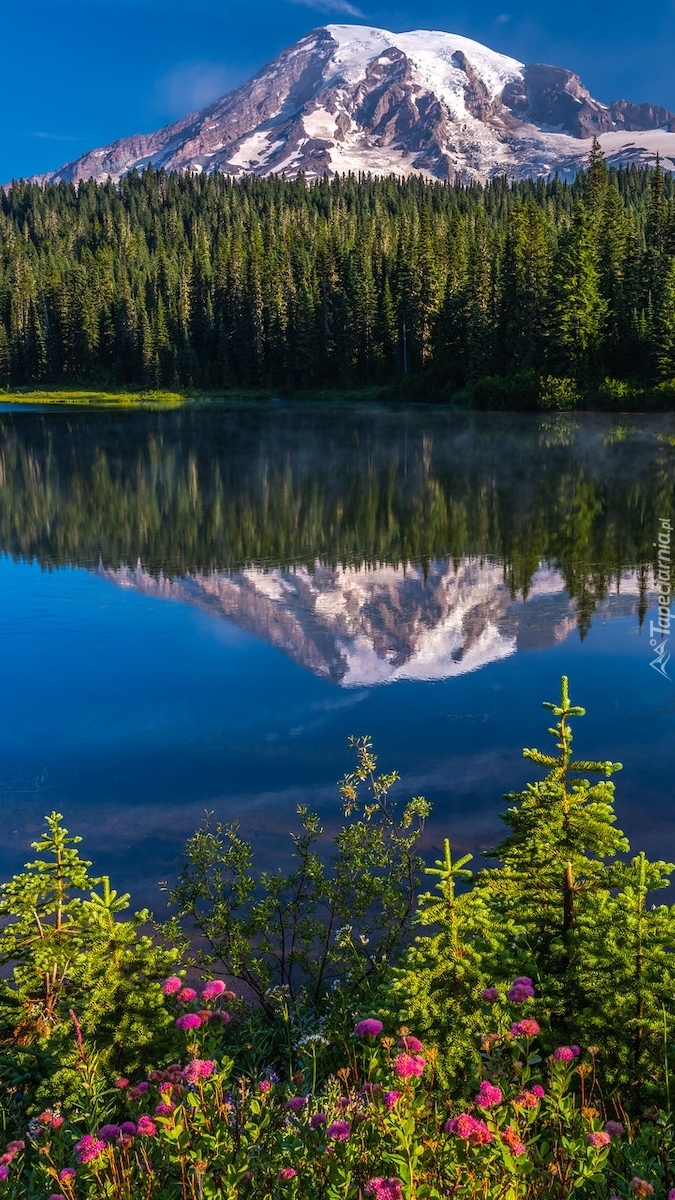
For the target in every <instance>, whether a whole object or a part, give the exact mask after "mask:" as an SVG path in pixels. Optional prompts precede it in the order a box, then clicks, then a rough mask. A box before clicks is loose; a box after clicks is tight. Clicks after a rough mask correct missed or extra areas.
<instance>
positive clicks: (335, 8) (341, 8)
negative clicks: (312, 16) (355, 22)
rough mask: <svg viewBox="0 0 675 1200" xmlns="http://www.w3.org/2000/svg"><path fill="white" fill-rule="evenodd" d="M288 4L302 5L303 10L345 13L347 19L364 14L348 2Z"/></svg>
mask: <svg viewBox="0 0 675 1200" xmlns="http://www.w3.org/2000/svg"><path fill="white" fill-rule="evenodd" d="M289 3H290V4H302V5H304V7H305V8H315V9H316V10H317V12H322V13H345V14H346V16H349V17H362V16H363V15H364V14H363V13H362V12H361V9H360V8H357V7H356V5H354V4H349V3H348V0H289Z"/></svg>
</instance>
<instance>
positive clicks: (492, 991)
mask: <svg viewBox="0 0 675 1200" xmlns="http://www.w3.org/2000/svg"><path fill="white" fill-rule="evenodd" d="M481 997H482V999H483V1000H487V1001H488V1003H489V1004H492V1003H494V1001H495V1000H498V999H499V992H498V991H497V989H496V987H487V988H484V989H483V991H482V992H481Z"/></svg>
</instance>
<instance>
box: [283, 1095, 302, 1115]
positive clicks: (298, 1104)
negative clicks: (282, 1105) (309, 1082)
mask: <svg viewBox="0 0 675 1200" xmlns="http://www.w3.org/2000/svg"><path fill="white" fill-rule="evenodd" d="M306 1103H307V1100H306V1098H305V1096H291V1098H290V1100H287V1101H286V1108H287V1109H288V1110H289V1112H294V1113H299V1112H302V1110H303V1108H304V1107H305V1105H306Z"/></svg>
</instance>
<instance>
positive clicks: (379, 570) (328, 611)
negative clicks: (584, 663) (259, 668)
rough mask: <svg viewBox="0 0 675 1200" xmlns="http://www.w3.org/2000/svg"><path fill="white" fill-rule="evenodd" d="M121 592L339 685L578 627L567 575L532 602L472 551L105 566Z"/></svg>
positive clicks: (616, 599)
mask: <svg viewBox="0 0 675 1200" xmlns="http://www.w3.org/2000/svg"><path fill="white" fill-rule="evenodd" d="M99 571H100V574H101V575H103V576H104V577H105V578H106V579H108V580H109V581H110V582H111V583H113V584H115V585H116V586H118V587H124V588H132V589H134V590H135V591H138V592H141V593H143V594H144V595H147V596H153V597H155V598H157V599H165V600H173V601H177V602H178V603H182V604H190V605H194V606H196V607H197V608H200V609H202V610H203V611H205V612H208V613H210V614H211V615H212V616H214V617H217V618H221V619H225V620H228V621H231V622H232V623H233V624H234V625H236V626H238V628H240V629H243V630H245V631H246V632H247V633H251V634H254V635H255V636H256V637H258V638H260V639H261V640H262V641H264V642H267V643H268V644H270V645H272V646H275V647H276V648H277V649H278V650H280V651H282V653H284V654H286V655H287V656H288V657H289V658H291V659H293V660H294V661H295V662H297V663H299V664H300V666H302V667H304V668H305V669H306V670H309V671H311V672H312V673H313V674H315V675H318V676H319V677H320V678H322V679H328V680H330V681H331V682H332V683H335V684H338V685H339V686H341V687H371V686H373V685H376V684H384V683H395V682H396V681H397V680H401V679H448V678H450V677H452V676H459V675H465V674H466V673H467V672H469V671H476V670H478V669H480V668H481V667H484V666H487V665H488V664H489V663H493V662H498V661H499V660H500V659H503V658H508V657H509V656H510V655H512V654H515V653H516V652H517V651H518V650H533V649H538V648H543V647H546V646H553V645H557V644H559V643H561V642H563V641H564V640H565V639H566V638H567V637H569V636H570V634H572V633H573V631H574V630H575V629H576V628H577V616H576V610H575V604H574V602H573V601H572V600H571V599H570V597H569V595H568V593H567V592H566V590H565V585H564V581H563V578H562V575H561V574H560V572H558V571H556V570H553V569H551V568H549V567H547V566H544V565H542V566H540V568H539V569H538V570H537V571H536V572H535V574H534V577H533V579H532V583H531V586H530V588H529V591H528V598H527V602H524V601H523V599H522V597H521V598H516V599H514V597H513V595H512V593H511V592H510V590H509V587H508V585H507V583H506V581H505V578H504V568H503V566H502V564H501V563H498V562H485V561H478V560H477V559H474V558H470V557H466V558H463V559H461V560H460V562H459V563H457V564H452V563H450V562H447V561H435V562H432V563H431V564H429V566H428V568H427V570H426V571H424V570H423V569H422V568H421V567H419V566H413V565H410V564H409V565H408V566H406V567H403V566H386V565H382V566H377V567H368V566H353V567H329V566H326V565H323V564H321V563H318V562H317V563H316V564H315V567H314V569H313V570H312V571H310V570H308V569H307V567H304V566H298V567H296V568H295V569H294V570H284V569H282V568H280V567H274V568H270V569H267V570H265V569H263V568H260V567H248V568H246V569H244V570H242V571H233V572H227V571H212V572H210V573H208V574H194V575H187V576H185V577H182V578H178V577H176V578H173V579H171V578H167V577H166V576H163V575H160V576H156V575H151V574H150V573H149V572H148V571H146V570H144V569H143V567H142V565H141V564H140V563H139V564H138V565H137V566H136V568H135V569H130V568H128V567H121V568H117V569H113V568H107V567H103V566H101V567H100V568H99ZM638 591H639V587H638V581H637V576H636V575H635V574H631V575H626V576H624V578H623V580H622V581H621V588H620V592H617V591H612V592H611V593H610V594H609V595H608V597H607V598H606V600H604V601H603V602H602V604H601V605H600V613H601V616H602V618H603V619H605V620H607V619H608V618H609V617H611V616H619V615H623V616H627V615H629V614H631V613H636V612H637V606H638Z"/></svg>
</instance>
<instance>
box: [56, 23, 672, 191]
mask: <svg viewBox="0 0 675 1200" xmlns="http://www.w3.org/2000/svg"><path fill="white" fill-rule="evenodd" d="M594 134H595V135H597V136H598V137H599V138H600V141H601V143H602V146H603V149H604V151H605V154H606V156H607V159H608V160H609V161H611V162H626V163H628V162H637V163H642V162H650V161H653V160H654V157H655V155H656V153H657V151H658V152H659V153H660V154H661V157H662V160H663V162H664V166H666V167H668V168H669V169H675V114H673V113H671V112H669V111H668V110H667V109H664V108H659V107H657V106H654V105H651V104H634V103H631V102H630V101H627V100H617V101H613V102H612V103H611V104H609V105H607V104H601V103H600V102H599V101H597V100H594V99H593V97H592V96H591V95H590V93H589V92H588V91H587V90H586V88H585V87H584V86H583V84H582V82H581V80H580V79H579V77H578V76H577V75H574V74H572V72H571V71H566V70H564V69H562V68H560V67H552V66H545V65H542V64H535V65H532V66H525V65H524V64H523V63H521V62H518V61H517V60H516V59H514V58H507V57H506V56H505V55H503V54H497V53H496V52H495V51H493V50H490V49H488V48H487V47H486V46H482V45H480V44H479V43H478V42H473V41H470V40H469V39H468V38H464V37H460V36H458V35H456V34H451V33H439V32H431V31H427V30H417V31H415V32H413V33H400V34H395V33H389V32H387V30H384V29H374V28H371V27H370V26H362V25H327V26H325V27H324V28H321V29H315V30H314V31H313V32H312V33H310V34H308V35H307V36H306V37H304V38H302V39H301V40H300V41H299V42H296V44H295V45H293V46H291V47H289V49H287V50H284V51H283V53H282V54H280V55H279V56H278V58H276V59H274V61H273V62H272V63H270V64H269V65H268V66H266V67H264V68H263V70H262V71H260V72H259V73H258V74H257V75H255V76H254V78H253V79H251V80H249V82H248V83H245V84H243V85H241V86H240V87H237V88H235V89H234V90H233V91H231V92H228V93H227V95H225V96H223V97H222V98H221V99H220V100H217V101H216V102H215V103H214V104H211V105H209V106H208V107H207V108H204V109H202V110H201V111H200V112H197V113H191V114H190V115H189V116H187V117H184V118H183V119H182V120H181V121H177V122H175V124H173V125H167V126H166V127H165V128H164V129H160V130H159V131H158V132H157V133H152V134H138V135H136V136H133V137H128V138H121V139H120V140H119V141H117V142H113V143H112V144H111V145H110V146H106V147H104V148H103V149H97V150H91V151H89V152H88V153H87V154H84V155H83V156H82V157H81V158H79V159H77V160H76V161H74V162H71V163H68V164H67V165H66V166H64V167H62V168H61V169H60V170H59V171H54V172H53V173H52V174H49V175H43V176H36V177H35V178H36V179H38V180H39V181H40V182H55V181H57V180H61V179H64V180H78V179H89V178H94V179H98V180H104V179H106V178H107V177H108V176H110V177H112V179H113V180H118V179H119V178H120V177H121V176H122V175H124V174H126V173H127V172H128V171H130V170H132V169H133V168H134V167H137V168H139V169H140V168H142V167H144V166H146V165H147V164H148V163H153V164H154V165H155V166H157V167H164V168H166V169H167V170H179V171H197V172H201V171H207V172H208V171H216V170H217V171H223V172H226V173H228V174H230V175H234V176H239V175H242V174H248V173H255V174H259V175H270V174H281V173H282V172H285V174H286V175H287V176H291V177H292V176H295V175H297V174H298V173H299V172H300V171H303V172H305V174H306V175H307V176H308V177H309V178H313V177H317V176H322V175H324V174H326V173H327V174H334V173H338V172H346V171H355V172H358V171H370V172H373V173H374V174H389V173H392V172H393V173H396V174H399V175H408V174H411V173H413V172H419V173H422V174H424V175H426V176H428V177H430V178H436V179H448V180H451V181H452V180H460V181H469V180H475V179H477V180H485V179H488V178H491V177H492V176H495V175H500V174H507V175H508V176H509V177H510V178H524V177H528V176H536V175H548V174H549V173H551V172H553V171H559V172H560V173H561V174H564V175H571V174H573V173H574V172H575V171H576V170H578V168H579V167H580V166H581V165H583V163H584V162H585V160H586V159H587V156H588V152H589V149H590V144H591V139H592V137H593V135H594Z"/></svg>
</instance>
